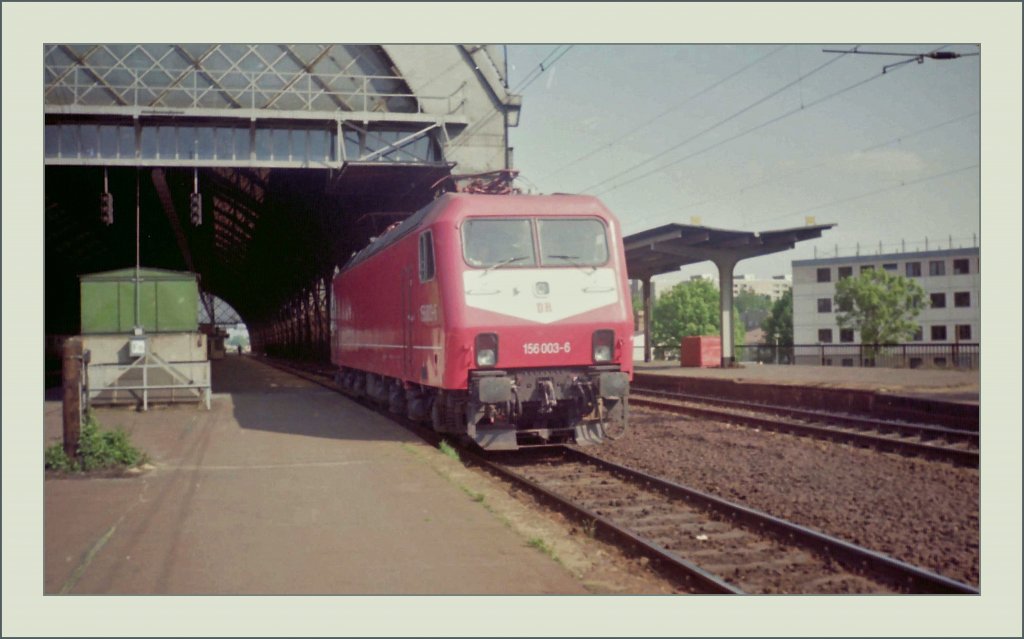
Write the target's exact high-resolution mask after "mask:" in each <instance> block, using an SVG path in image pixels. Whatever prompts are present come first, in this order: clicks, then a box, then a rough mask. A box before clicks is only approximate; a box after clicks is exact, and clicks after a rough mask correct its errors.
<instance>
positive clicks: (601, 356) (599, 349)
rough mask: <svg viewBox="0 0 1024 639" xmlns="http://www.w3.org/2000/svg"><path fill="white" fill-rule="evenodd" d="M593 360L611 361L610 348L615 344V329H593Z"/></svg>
mask: <svg viewBox="0 0 1024 639" xmlns="http://www.w3.org/2000/svg"><path fill="white" fill-rule="evenodd" d="M593 344H594V353H593V355H594V361H595V362H610V361H612V349H613V348H614V346H615V331H610V330H607V329H602V330H599V331H594V341H593Z"/></svg>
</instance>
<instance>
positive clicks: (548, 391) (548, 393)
mask: <svg viewBox="0 0 1024 639" xmlns="http://www.w3.org/2000/svg"><path fill="white" fill-rule="evenodd" d="M537 388H538V389H540V392H541V401H540V409H539V412H540V413H542V414H547V413H550V412H552V411H553V410H554V409H555V406H557V405H558V400H557V399H555V384H554V382H552V381H551V380H550V379H542V380H540V381H538V382H537Z"/></svg>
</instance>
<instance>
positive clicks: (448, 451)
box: [437, 439, 462, 461]
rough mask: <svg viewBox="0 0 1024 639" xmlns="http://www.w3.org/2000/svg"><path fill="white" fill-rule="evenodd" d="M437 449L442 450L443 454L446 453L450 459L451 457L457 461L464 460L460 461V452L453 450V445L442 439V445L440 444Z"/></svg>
mask: <svg viewBox="0 0 1024 639" xmlns="http://www.w3.org/2000/svg"><path fill="white" fill-rule="evenodd" d="M437 447H438V448H440V449H441V452H442V453H444V454H445V455H448V456H449V457H451V458H452V459H454V460H455V461H462V460H460V459H459V451H457V450H455V449H454V448H452V445H451V444H449V443H448V442H446V441H445V440H443V439H442V440H441V443H440V444H438V445H437Z"/></svg>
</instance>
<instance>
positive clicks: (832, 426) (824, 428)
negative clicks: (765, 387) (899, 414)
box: [629, 389, 979, 468]
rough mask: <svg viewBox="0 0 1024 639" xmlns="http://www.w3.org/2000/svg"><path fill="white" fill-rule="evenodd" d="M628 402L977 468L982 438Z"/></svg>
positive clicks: (662, 396) (661, 394) (699, 405)
mask: <svg viewBox="0 0 1024 639" xmlns="http://www.w3.org/2000/svg"><path fill="white" fill-rule="evenodd" d="M629 402H630V404H631V405H633V406H645V407H648V408H654V409H657V410H664V411H668V412H673V413H677V414H683V415H690V416H694V417H701V418H706V419H714V420H720V421H728V422H731V423H737V424H742V425H745V426H750V427H753V428H759V429H763V430H771V431H777V432H784V433H790V434H795V435H802V436H807V437H815V438H818V439H826V440H829V441H836V442H845V443H850V444H855V445H858V446H867V447H870V448H874V449H877V450H882V451H886V452H894V453H900V454H905V455H917V456H922V457H927V458H930V459H938V460H942V461H947V462H951V463H954V464H959V465H963V466H969V467H973V468H977V467H978V464H979V451H978V439H979V437H978V432H977V431H976V430H970V429H956V428H947V427H943V426H930V425H923V424H911V423H906V422H896V421H887V420H878V419H869V418H864V417H854V416H850V415H841V414H837V413H825V412H821V411H811V410H802V409H792V408H786V407H781V406H768V405H764V404H755V403H746V402H739V401H736V400H725V399H717V398H708V397H701V396H695V395H686V394H682V393H672V392H667V391H655V390H648V389H632V390H631V391H630V397H629ZM709 406H715V408H709Z"/></svg>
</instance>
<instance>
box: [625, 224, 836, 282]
mask: <svg viewBox="0 0 1024 639" xmlns="http://www.w3.org/2000/svg"><path fill="white" fill-rule="evenodd" d="M833 226H835V224H818V225H815V226H799V227H796V228H790V229H781V230H777V231H761V232H757V231H729V230H724V229H714V228H710V227H707V226H691V225H689V224H665V225H664V226H659V227H656V228H653V229H648V230H646V231H641V232H639V233H634V234H633V235H630V236H628V237H626V238H625V239H624V240H623V241H624V243H625V248H626V268H627V270H628V271H629V277H630V279H635V280H646V279H650V278H651V277H653V276H655V275H661V274H663V273H671V272H672V271H677V270H679V268H680V267H683V266H686V265H687V264H696V263H698V262H704V261H707V260H711V261H713V262H716V263H717V262H718V261H731V262H732V263H733V264H735V263H736V262H739V261H740V260H745V259H747V258H749V257H758V256H760V255H769V254H771V253H778V252H781V251H787V250H789V249H791V248H793V247H794V246H796V243H797V242H802V241H804V240H812V239H816V238H819V237H821V234H822V232H823V231H825V230H828V229H830V228H832V227H833Z"/></svg>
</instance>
